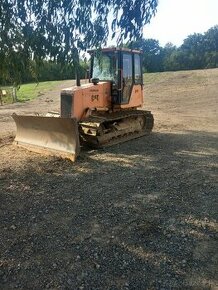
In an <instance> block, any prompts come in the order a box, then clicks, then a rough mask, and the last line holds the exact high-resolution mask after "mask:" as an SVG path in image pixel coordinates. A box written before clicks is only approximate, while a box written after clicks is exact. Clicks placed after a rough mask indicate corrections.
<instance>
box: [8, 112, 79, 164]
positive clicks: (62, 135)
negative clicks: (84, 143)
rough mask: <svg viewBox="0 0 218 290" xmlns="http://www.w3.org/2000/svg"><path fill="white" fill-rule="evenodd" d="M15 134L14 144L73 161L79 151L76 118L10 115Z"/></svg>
mask: <svg viewBox="0 0 218 290" xmlns="http://www.w3.org/2000/svg"><path fill="white" fill-rule="evenodd" d="M12 117H13V119H14V121H15V123H16V126H17V134H16V137H15V144H17V145H19V146H22V147H25V148H27V149H28V150H30V151H34V152H38V153H45V154H48V155H54V156H60V157H62V158H67V159H70V160H72V161H75V159H76V157H77V156H78V154H79V152H80V143H79V132H78V124H77V121H76V119H71V118H56V117H40V116H21V115H16V114H13V115H12Z"/></svg>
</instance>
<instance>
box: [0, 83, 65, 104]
mask: <svg viewBox="0 0 218 290" xmlns="http://www.w3.org/2000/svg"><path fill="white" fill-rule="evenodd" d="M62 82H63V81H48V82H39V83H38V84H37V83H30V84H23V85H21V86H20V89H19V90H18V91H17V99H18V102H26V101H29V100H32V99H35V98H37V97H39V96H40V95H43V94H44V93H45V92H47V91H50V90H52V89H55V88H56V87H57V86H58V85H59V84H61V83H62ZM0 88H1V89H3V90H6V91H7V96H4V97H3V101H4V103H5V104H9V103H12V101H13V100H12V87H9V86H8V87H1V86H0Z"/></svg>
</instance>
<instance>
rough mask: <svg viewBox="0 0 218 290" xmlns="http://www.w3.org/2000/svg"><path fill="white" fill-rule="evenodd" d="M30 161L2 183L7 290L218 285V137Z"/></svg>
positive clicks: (151, 140) (153, 141)
mask: <svg viewBox="0 0 218 290" xmlns="http://www.w3.org/2000/svg"><path fill="white" fill-rule="evenodd" d="M31 158H32V157H31ZM31 158H30V159H29V160H25V162H24V163H23V168H22V169H19V170H17V169H10V170H9V169H7V168H6V169H5V170H6V178H5V179H1V180H0V184H1V188H2V190H1V193H0V197H1V201H2V202H1V207H0V208H1V228H2V230H1V244H0V246H1V249H2V251H1V252H2V254H1V256H2V257H1V265H0V266H1V267H0V269H1V270H0V279H1V285H2V287H3V288H7V287H12V288H13V287H17V288H26V289H30V288H31V289H33V288H37V289H40V288H46V287H47V288H53V289H54V288H58V287H61V288H66V289H161V288H166V289H171V288H172V289H174V288H181V289H189V288H190V287H192V288H194V287H196V289H211V287H213V286H214V285H215V283H216V280H215V279H216V275H217V272H216V271H217V270H216V262H217V254H216V248H217V240H216V237H217V236H216V234H217V228H216V226H217V223H216V222H217V221H216V218H217V205H216V201H217V197H216V192H217V187H216V179H215V178H216V175H215V173H216V171H215V170H216V161H217V135H216V134H214V133H208V132H192V131H187V132H186V133H184V134H172V133H154V134H152V135H150V136H147V137H143V138H140V139H137V140H132V141H130V142H127V143H124V144H121V145H117V146H113V147H111V148H107V149H104V150H89V151H83V152H82V153H81V156H80V157H79V158H78V160H77V162H76V163H75V164H72V163H71V162H69V161H65V160H61V159H57V158H46V159H45V158H43V157H39V156H37V157H35V158H32V159H31ZM7 170H9V171H7Z"/></svg>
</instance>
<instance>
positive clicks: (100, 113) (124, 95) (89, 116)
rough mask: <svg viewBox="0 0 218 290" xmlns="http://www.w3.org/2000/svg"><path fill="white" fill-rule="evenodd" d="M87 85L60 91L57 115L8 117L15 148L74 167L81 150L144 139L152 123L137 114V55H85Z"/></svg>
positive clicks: (117, 51) (119, 51) (115, 51)
mask: <svg viewBox="0 0 218 290" xmlns="http://www.w3.org/2000/svg"><path fill="white" fill-rule="evenodd" d="M89 53H90V54H91V67H90V78H89V83H87V84H83V85H80V84H79V82H78V85H77V86H73V87H70V88H66V89H63V90H62V91H61V96H60V113H58V114H54V115H52V114H50V115H48V116H29V115H27V116H23V115H16V114H13V115H12V117H13V119H14V121H15V123H16V126H17V134H16V137H15V143H16V144H17V145H19V146H23V147H26V148H27V149H29V150H32V151H35V152H40V153H47V154H50V155H55V156H61V157H63V158H68V159H70V160H72V161H75V159H76V157H77V156H78V155H79V152H80V147H81V144H82V145H88V146H92V147H94V148H99V147H105V146H110V145H113V144H117V143H121V142H125V141H128V140H130V139H134V138H138V137H141V136H143V135H146V134H148V133H150V132H151V131H152V128H153V124H154V119H153V115H152V114H151V112H150V111H145V110H142V109H141V108H142V106H143V75H142V54H141V52H140V51H137V50H130V49H126V48H104V49H101V50H100V52H99V51H95V50H90V51H89Z"/></svg>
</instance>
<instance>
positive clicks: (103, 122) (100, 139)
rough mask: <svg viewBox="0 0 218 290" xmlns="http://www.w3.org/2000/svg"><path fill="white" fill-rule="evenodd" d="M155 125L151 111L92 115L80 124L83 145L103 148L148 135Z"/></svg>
mask: <svg viewBox="0 0 218 290" xmlns="http://www.w3.org/2000/svg"><path fill="white" fill-rule="evenodd" d="M153 125H154V118H153V115H152V114H151V112H150V111H142V110H133V111H132V110H131V111H126V112H123V111H122V112H114V113H107V114H105V113H104V115H103V114H102V115H101V114H100V113H98V114H95V115H92V116H90V117H89V118H88V119H86V120H85V121H82V122H80V127H79V131H80V136H81V140H82V142H83V143H85V144H86V145H88V146H91V147H94V148H102V147H107V146H112V145H114V144H119V143H122V142H126V141H128V140H131V139H135V138H138V137H141V136H144V135H147V134H149V133H150V132H151V131H152V128H153Z"/></svg>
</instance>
